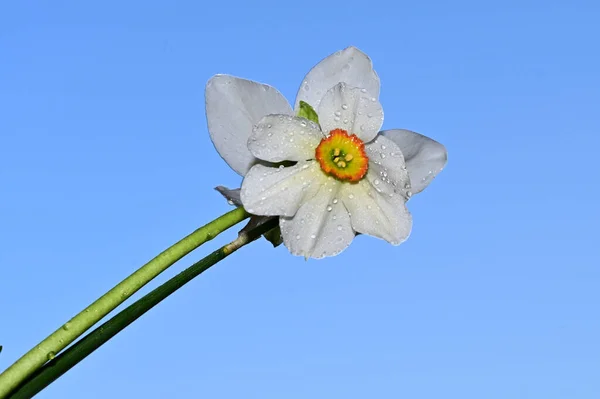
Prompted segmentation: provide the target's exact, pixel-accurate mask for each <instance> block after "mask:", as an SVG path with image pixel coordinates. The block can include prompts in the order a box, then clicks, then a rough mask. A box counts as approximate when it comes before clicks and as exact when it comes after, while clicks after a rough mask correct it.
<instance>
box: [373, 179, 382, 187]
mask: <svg viewBox="0 0 600 399" xmlns="http://www.w3.org/2000/svg"><path fill="white" fill-rule="evenodd" d="M373 183H375V185H376V186H377V185H378V184H379V183H381V182H380V181H379V179H375V181H374V182H373Z"/></svg>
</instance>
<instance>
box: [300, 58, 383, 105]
mask: <svg viewBox="0 0 600 399" xmlns="http://www.w3.org/2000/svg"><path fill="white" fill-rule="evenodd" d="M339 82H346V83H347V84H348V85H349V86H353V87H362V88H364V89H366V90H367V91H368V92H369V93H371V94H372V95H373V96H375V97H376V98H379V77H378V76H377V74H376V73H375V71H374V70H373V63H372V62H371V59H370V58H369V57H368V56H367V55H366V54H365V53H363V52H362V51H360V50H359V49H357V48H356V47H348V48H345V49H344V50H341V51H338V52H336V53H334V54H332V55H330V56H329V57H327V58H325V59H323V60H322V61H321V62H319V63H318V64H317V65H315V66H314V67H313V69H311V70H310V72H308V74H307V75H306V76H305V77H304V80H303V81H302V84H301V85H300V89H299V90H298V94H297V95H296V103H295V104H296V105H295V107H294V108H295V109H298V105H299V104H300V100H302V101H305V102H307V103H309V104H310V105H312V107H313V108H314V109H317V107H318V106H319V103H320V101H321V99H322V98H323V96H324V95H325V93H326V92H327V90H329V89H331V88H332V87H333V86H335V85H336V84H338V83H339Z"/></svg>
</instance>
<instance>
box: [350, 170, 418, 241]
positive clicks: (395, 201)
mask: <svg viewBox="0 0 600 399" xmlns="http://www.w3.org/2000/svg"><path fill="white" fill-rule="evenodd" d="M340 197H341V198H342V199H343V201H344V205H345V206H346V208H347V209H348V211H349V212H350V215H351V216H350V220H351V223H352V228H353V229H354V230H356V231H357V232H359V233H363V234H368V235H371V236H374V237H378V238H382V239H384V240H386V241H388V242H390V243H391V244H393V245H399V244H400V243H402V242H403V241H405V240H406V239H407V238H408V236H409V235H410V231H411V228H412V217H411V215H410V213H409V212H408V209H406V205H405V204H406V200H405V198H404V197H403V196H402V195H400V194H396V193H391V194H389V195H388V194H384V193H378V192H377V190H375V189H374V187H373V186H372V185H371V183H370V182H369V181H368V180H366V179H363V180H361V181H360V182H359V183H357V184H344V185H343V187H342V190H341V191H340Z"/></svg>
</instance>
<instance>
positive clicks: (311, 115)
mask: <svg viewBox="0 0 600 399" xmlns="http://www.w3.org/2000/svg"><path fill="white" fill-rule="evenodd" d="M298 116H299V117H301V118H306V119H308V120H309V121H313V122H315V123H317V124H318V123H319V115H317V112H316V111H315V109H314V108H313V107H312V106H311V105H310V104H309V103H307V102H305V101H300V109H299V110H298Z"/></svg>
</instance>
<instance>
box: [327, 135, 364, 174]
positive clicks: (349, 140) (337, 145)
mask: <svg viewBox="0 0 600 399" xmlns="http://www.w3.org/2000/svg"><path fill="white" fill-rule="evenodd" d="M315 157H316V158H317V160H318V161H319V164H320V165H321V169H322V170H323V172H325V173H327V174H328V175H331V176H333V177H335V178H336V179H338V180H342V181H348V182H357V181H359V180H360V179H362V178H363V177H364V176H365V174H366V173H367V170H368V169H369V157H367V154H366V153H365V143H363V141H362V140H361V139H359V138H358V137H357V136H356V135H355V134H352V135H349V134H348V132H347V131H345V130H342V129H335V130H332V131H331V132H329V136H328V137H326V138H324V139H323V140H321V142H320V143H319V145H318V146H317V149H316V151H315Z"/></svg>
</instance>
